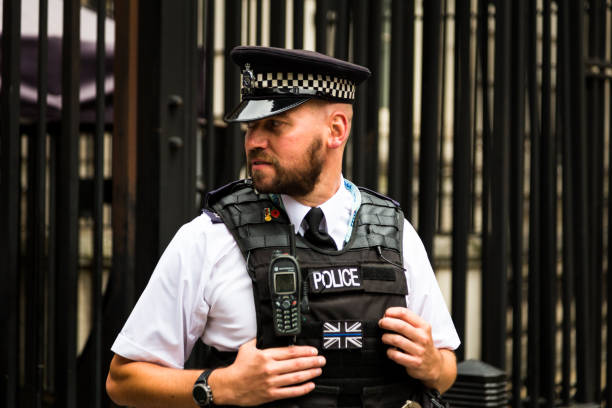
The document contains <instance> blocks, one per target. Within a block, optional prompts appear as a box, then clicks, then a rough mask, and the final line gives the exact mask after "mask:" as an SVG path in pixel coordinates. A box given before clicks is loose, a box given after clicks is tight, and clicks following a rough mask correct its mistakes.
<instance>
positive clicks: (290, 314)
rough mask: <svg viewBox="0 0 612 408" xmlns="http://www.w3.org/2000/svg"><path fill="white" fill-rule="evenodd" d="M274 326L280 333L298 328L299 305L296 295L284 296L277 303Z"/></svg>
mask: <svg viewBox="0 0 612 408" xmlns="http://www.w3.org/2000/svg"><path fill="white" fill-rule="evenodd" d="M275 303H276V308H275V309H276V313H275V315H274V324H275V326H276V329H277V330H279V331H283V332H287V331H292V330H297V328H298V310H297V308H298V305H297V299H296V297H295V296H294V295H286V296H282V297H281V298H280V299H279V300H277V301H276V302H275Z"/></svg>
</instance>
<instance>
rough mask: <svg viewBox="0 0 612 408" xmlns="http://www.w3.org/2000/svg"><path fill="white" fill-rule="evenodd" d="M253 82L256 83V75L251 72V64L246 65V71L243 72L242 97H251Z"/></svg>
mask: <svg viewBox="0 0 612 408" xmlns="http://www.w3.org/2000/svg"><path fill="white" fill-rule="evenodd" d="M253 82H255V75H253V71H251V64H249V63H246V64H244V71H242V95H250V94H251V93H252V92H253Z"/></svg>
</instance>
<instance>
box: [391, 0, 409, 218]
mask: <svg viewBox="0 0 612 408" xmlns="http://www.w3.org/2000/svg"><path fill="white" fill-rule="evenodd" d="M405 8H406V2H405V1H403V0H393V2H392V4H391V72H390V76H391V78H393V86H391V87H389V164H388V168H387V177H388V180H389V181H388V189H387V194H388V195H389V196H390V197H393V198H395V199H396V200H401V191H402V181H403V180H404V178H405V177H406V161H405V159H406V158H405V157H404V154H403V145H404V142H403V140H404V137H405V135H406V134H407V132H406V130H405V129H404V120H403V118H404V102H405V101H406V95H405V94H404V87H405V84H406V83H407V82H409V81H411V80H412V77H411V76H409V75H407V73H406V72H405V67H404V60H405V57H404V50H405V49H406V45H408V44H409V43H408V42H407V41H406V40H405V33H404V24H405V23H406V21H405V20H404V16H405V13H404V9H405ZM406 52H409V51H406ZM405 204H407V203H402V207H404V205H405Z"/></svg>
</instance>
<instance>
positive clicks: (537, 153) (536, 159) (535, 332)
mask: <svg viewBox="0 0 612 408" xmlns="http://www.w3.org/2000/svg"><path fill="white" fill-rule="evenodd" d="M545 1H546V0H545ZM544 18H546V17H544ZM537 20H538V10H537V4H536V2H533V1H532V2H529V48H530V49H529V64H528V65H529V69H528V75H527V77H528V81H529V111H530V117H529V119H530V140H531V152H530V158H531V161H530V170H529V171H530V176H531V177H530V191H529V276H528V284H529V286H528V294H527V299H528V308H527V317H528V321H527V332H528V338H527V372H528V373H537V372H539V370H540V336H541V331H540V307H541V306H540V294H541V289H540V282H541V279H540V277H539V274H540V268H541V265H542V262H541V259H542V256H541V255H542V254H541V252H542V250H541V246H542V229H541V223H540V219H541V217H542V211H543V210H542V193H543V192H542V184H541V183H542V177H541V176H540V157H541V151H542V144H543V142H542V134H541V131H540V109H538V107H539V104H538V99H539V98H538V96H539V89H538V88H539V87H538V80H537V78H538V59H537V50H536V48H537V42H536V41H537V35H538V33H537ZM544 26H546V23H544ZM543 36H544V38H546V36H547V33H546V30H545V29H544V33H543ZM542 53H543V54H544V55H545V54H546V46H543V51H542ZM542 76H543V77H544V76H546V73H544V72H542ZM543 82H544V79H543ZM542 97H544V95H542ZM542 104H543V107H542V109H544V105H545V102H544V101H543V102H542ZM544 120H547V117H545V116H544V115H542V121H544ZM542 131H544V129H542ZM515 279H516V277H515ZM515 290H516V291H521V290H522V288H521V287H519V285H518V284H517V283H515ZM515 296H517V295H516V294H515ZM513 306H514V307H516V303H514V304H513ZM512 313H513V314H517V313H520V309H519V310H518V311H517V309H513V311H512ZM517 324H518V325H519V326H518V327H517V326H516V325H517ZM513 330H514V336H513V340H512V341H513V350H512V358H513V364H512V397H513V399H512V406H513V407H514V408H516V407H520V406H521V405H522V404H521V390H522V372H521V363H520V361H521V358H520V355H519V356H516V355H515V354H516V353H517V352H518V353H521V339H522V325H521V324H520V322H517V321H516V319H515V323H513ZM517 332H518V333H519V335H518V336H517ZM517 343H518V344H517ZM517 348H518V350H517ZM526 382H527V394H528V396H529V406H530V407H537V406H538V396H539V393H540V391H539V390H540V376H539V375H528V376H527V381H526Z"/></svg>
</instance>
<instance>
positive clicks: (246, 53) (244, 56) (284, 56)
mask: <svg viewBox="0 0 612 408" xmlns="http://www.w3.org/2000/svg"><path fill="white" fill-rule="evenodd" d="M230 56H231V57H232V60H233V61H234V62H235V63H236V64H238V66H239V67H240V71H241V94H242V100H241V102H240V104H239V105H238V106H237V107H236V108H235V109H234V110H233V111H232V112H230V113H229V114H228V115H226V116H225V121H226V122H250V121H253V120H259V119H263V118H267V117H269V116H273V115H276V114H279V113H281V112H285V111H287V110H289V109H292V108H295V107H296V106H299V105H301V104H303V103H304V102H306V101H308V100H310V99H312V98H321V99H326V100H329V101H335V102H343V103H353V101H354V100H355V87H356V86H357V85H358V84H359V83H361V82H363V81H364V80H366V79H367V78H368V77H369V76H370V70H369V69H368V68H366V67H362V66H360V65H356V64H352V63H350V62H346V61H342V60H339V59H336V58H332V57H329V56H327V55H324V54H320V53H318V52H313V51H307V50H288V49H284V48H274V47H255V46H239V47H236V48H234V49H233V50H232V51H231V53H230Z"/></svg>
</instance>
